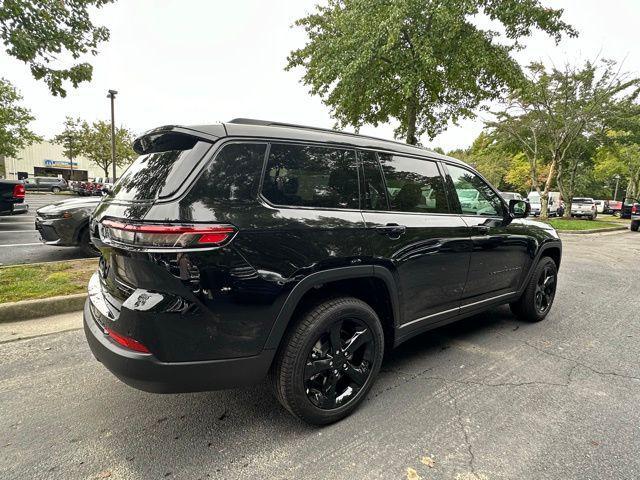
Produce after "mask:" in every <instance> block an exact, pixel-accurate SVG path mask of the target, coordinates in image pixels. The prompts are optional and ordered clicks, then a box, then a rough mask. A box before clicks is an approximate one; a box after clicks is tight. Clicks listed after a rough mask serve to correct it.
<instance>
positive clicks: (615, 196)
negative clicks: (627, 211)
mask: <svg viewBox="0 0 640 480" xmlns="http://www.w3.org/2000/svg"><path fill="white" fill-rule="evenodd" d="M613 178H615V179H616V189H615V191H614V192H613V201H614V202H617V201H618V183H620V175H618V174H617V173H616V174H615V175H614V176H613Z"/></svg>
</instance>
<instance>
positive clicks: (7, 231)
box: [0, 228, 37, 233]
mask: <svg viewBox="0 0 640 480" xmlns="http://www.w3.org/2000/svg"><path fill="white" fill-rule="evenodd" d="M20 232H29V233H32V232H37V230H36V229H35V228H34V229H33V230H0V233H20Z"/></svg>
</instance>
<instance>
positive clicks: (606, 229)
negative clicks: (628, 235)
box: [557, 226, 629, 235]
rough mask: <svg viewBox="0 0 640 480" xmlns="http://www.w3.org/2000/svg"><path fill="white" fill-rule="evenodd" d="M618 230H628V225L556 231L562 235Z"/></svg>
mask: <svg viewBox="0 0 640 480" xmlns="http://www.w3.org/2000/svg"><path fill="white" fill-rule="evenodd" d="M620 230H629V227H626V226H620V227H612V228H594V229H593V230H557V232H558V233H562V234H563V235H567V234H568V235H585V234H588V233H604V232H617V231H620Z"/></svg>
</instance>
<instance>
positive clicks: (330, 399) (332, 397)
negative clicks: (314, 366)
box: [320, 375, 338, 408]
mask: <svg viewBox="0 0 640 480" xmlns="http://www.w3.org/2000/svg"><path fill="white" fill-rule="evenodd" d="M337 381H338V377H337V376H334V375H331V376H329V377H328V378H327V385H326V388H325V390H324V392H322V393H321V397H320V407H321V408H334V407H335V406H336V397H337V391H336V384H337Z"/></svg>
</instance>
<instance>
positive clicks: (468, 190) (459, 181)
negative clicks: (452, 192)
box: [447, 165, 502, 216]
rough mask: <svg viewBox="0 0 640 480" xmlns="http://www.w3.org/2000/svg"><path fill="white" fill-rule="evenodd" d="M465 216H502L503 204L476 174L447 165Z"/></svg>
mask: <svg viewBox="0 0 640 480" xmlns="http://www.w3.org/2000/svg"><path fill="white" fill-rule="evenodd" d="M447 169H448V170H449V175H450V176H451V180H452V181H453V186H454V188H455V189H456V194H457V195H458V201H459V202H460V207H461V208H462V214H463V215H489V216H495V215H502V202H501V201H500V199H499V198H498V196H497V195H496V194H495V193H494V192H493V190H491V188H489V185H487V184H486V183H485V182H484V181H483V180H482V179H481V178H480V177H478V176H477V175H476V174H475V173H473V172H470V171H469V170H465V169H464V168H460V167H456V166H453V165H447Z"/></svg>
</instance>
